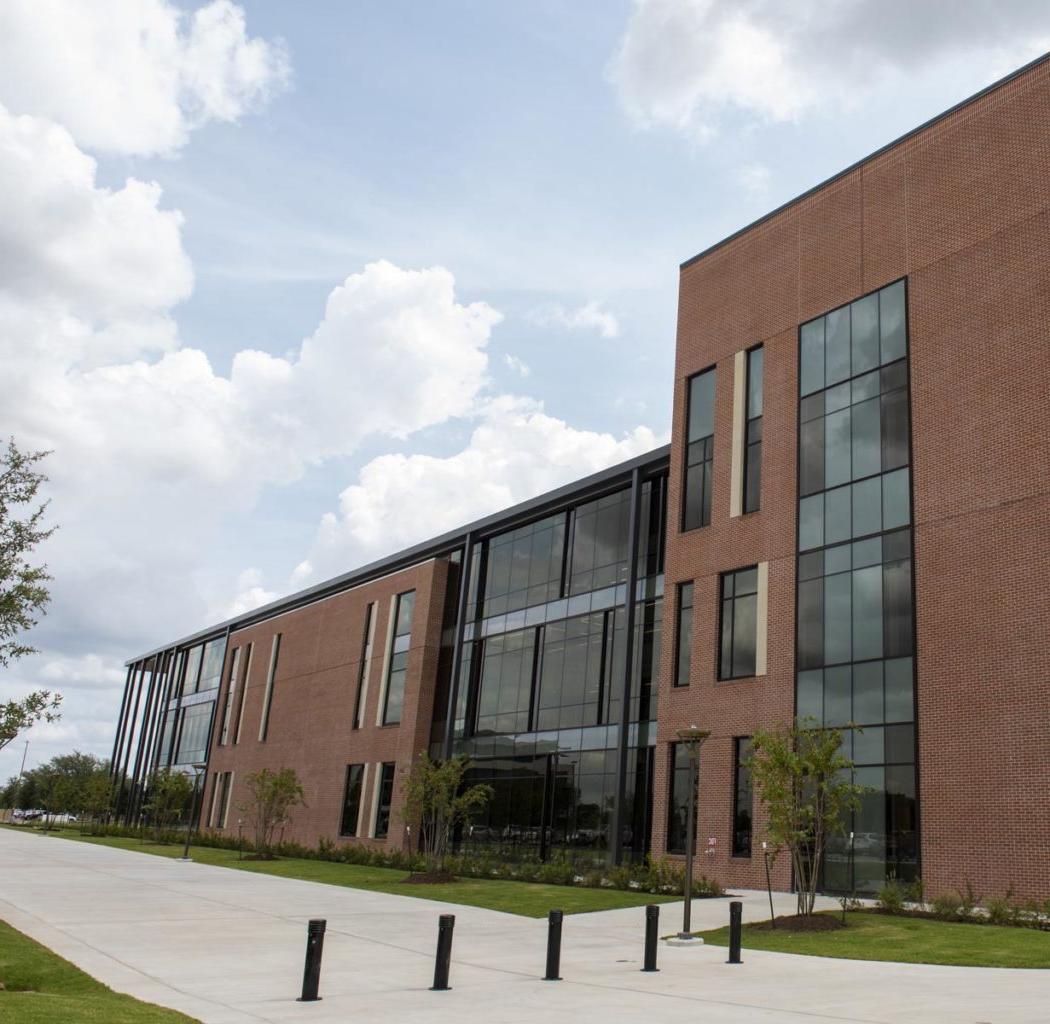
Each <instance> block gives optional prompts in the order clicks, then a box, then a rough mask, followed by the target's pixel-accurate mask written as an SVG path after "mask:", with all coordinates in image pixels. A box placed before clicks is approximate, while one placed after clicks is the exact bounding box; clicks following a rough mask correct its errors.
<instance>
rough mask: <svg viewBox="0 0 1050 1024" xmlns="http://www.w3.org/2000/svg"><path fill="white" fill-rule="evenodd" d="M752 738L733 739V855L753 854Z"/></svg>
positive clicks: (746, 855)
mask: <svg viewBox="0 0 1050 1024" xmlns="http://www.w3.org/2000/svg"><path fill="white" fill-rule="evenodd" d="M750 756H751V740H750V739H749V738H748V737H746V736H737V737H736V738H735V739H734V740H733V766H734V767H733V856H734V857H750V856H751V804H752V798H751V771H750V769H749V767H748V758H749V757H750Z"/></svg>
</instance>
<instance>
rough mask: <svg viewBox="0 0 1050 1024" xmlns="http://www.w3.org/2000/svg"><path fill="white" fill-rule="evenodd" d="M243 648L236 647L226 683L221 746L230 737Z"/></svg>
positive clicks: (220, 734) (220, 735)
mask: <svg viewBox="0 0 1050 1024" xmlns="http://www.w3.org/2000/svg"><path fill="white" fill-rule="evenodd" d="M240 665H241V649H240V648H239V647H236V648H234V651H233V664H232V665H231V666H230V681H229V683H227V685H226V703H225V704H224V706H223V709H222V731H221V732H220V733H219V746H222V745H224V744H225V743H227V742H228V741H229V738H230V726H231V725H232V723H233V703H234V700H235V699H236V697H237V683H238V680H239V679H240V675H241V672H240Z"/></svg>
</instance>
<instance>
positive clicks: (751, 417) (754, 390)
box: [744, 345, 763, 512]
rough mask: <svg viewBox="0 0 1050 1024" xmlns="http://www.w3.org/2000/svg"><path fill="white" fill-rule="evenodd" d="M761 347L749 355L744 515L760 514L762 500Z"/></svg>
mask: <svg viewBox="0 0 1050 1024" xmlns="http://www.w3.org/2000/svg"><path fill="white" fill-rule="evenodd" d="M762 363H763V356H762V346H761V345H759V346H758V347H757V348H753V349H751V350H750V351H749V352H748V353H747V410H746V413H745V419H746V427H745V438H744V440H745V444H746V447H745V449H744V511H745V512H757V511H758V508H759V505H760V503H761V499H762Z"/></svg>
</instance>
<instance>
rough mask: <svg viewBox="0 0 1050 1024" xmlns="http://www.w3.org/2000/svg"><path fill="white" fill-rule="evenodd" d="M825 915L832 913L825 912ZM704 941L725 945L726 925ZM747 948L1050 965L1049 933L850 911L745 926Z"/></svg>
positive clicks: (993, 964) (906, 959) (953, 962)
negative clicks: (824, 922) (774, 925)
mask: <svg viewBox="0 0 1050 1024" xmlns="http://www.w3.org/2000/svg"><path fill="white" fill-rule="evenodd" d="M827 913H829V914H837V912H835V911H828V912H827ZM699 934H700V935H702V936H703V939H704V941H705V942H707V943H711V944H713V945H716V946H727V945H729V929H728V928H718V929H716V930H715V931H710V932H700V933H699ZM743 947H744V948H743V956H744V958H745V959H746V958H747V951H748V950H749V949H763V950H770V951H772V952H775V953H801V954H804V955H806V956H828V957H837V958H839V959H843V960H892V961H896V962H898V963H906V964H948V965H952V966H955V967H1040V968H1048V967H1050V932H1043V931H1036V930H1034V929H1032V928H1009V927H998V926H996V925H990V924H958V923H955V922H950V921H934V920H930V919H928V918H916V917H890V916H889V915H886V914H875V913H864V912H857V913H850V914H847V915H846V927H845V928H843V929H841V930H838V931H830V932H789V931H786V930H783V929H775V930H772V931H770V930H769V929H759V928H756V927H755V926H754V925H745V926H744V930H743Z"/></svg>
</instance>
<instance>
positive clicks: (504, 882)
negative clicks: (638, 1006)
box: [36, 830, 681, 917]
mask: <svg viewBox="0 0 1050 1024" xmlns="http://www.w3.org/2000/svg"><path fill="white" fill-rule="evenodd" d="M36 835H38V836H39V837H40V839H41V841H43V842H47V841H49V840H52V839H57V838H61V839H67V840H73V841H74V842H82V843H90V844H94V845H100V846H111V847H114V848H116V849H120V850H128V851H130V852H132V853H146V854H152V855H154V856H160V857H169V858H175V857H181V856H182V847H181V846H174V845H171V844H165V845H161V844H157V843H150V842H146V843H144V842H142V841H141V840H139V839H131V838H126V837H120V836H81V835H79V834H73V833H72V832H70V831H68V830H66V831H58V832H49V833H36ZM190 856H191V857H192V858H193V860H195V861H197V862H198V863H200V864H210V865H213V866H215V867H223V868H234V869H236V870H240V871H252V872H255V873H256V874H264V875H275V876H277V877H279V878H296V879H299V880H300V881H304V882H320V883H322V884H325V885H341V886H344V887H346V888H351V889H367V890H370V891H372V892H386V893H392V894H394V895H396V896H412V897H415V898H416V899H425V900H435V901H437V902H439V903H459V904H462V905H464V906H470V907H482V908H484V909H486V910H498V911H502V912H503V913H505V914H518V915H520V916H522V917H546V916H547V912H548V911H549V910H552V909H558V910H562V911H564V913H566V914H584V913H589V912H591V911H597V910H618V909H621V908H624V907H642V906H644V905H645V904H646V903H668V902H674V901H675V900H680V899H681V896H675V895H657V894H655V893H648V892H631V891H626V890H623V889H611V888H610V889H605V888H603V889H591V888H583V887H576V886H569V885H547V884H544V883H543V882H518V881H512V880H510V879H500V878H493V879H488V878H461V879H460V880H459V881H457V882H449V883H447V884H435V885H415V884H410V883H406V882H405V881H404V879H405V876H406V874H407V872H406V871H405V870H404V869H403V868H381V867H372V866H369V865H363V864H342V863H338V862H334V861H322V860H306V859H300V858H297V857H281V858H279V859H278V860H240V859H239V858H238V853H237V851H236V850H224V849H218V848H215V847H205V846H195V847H193V848H192V849H191V851H190Z"/></svg>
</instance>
